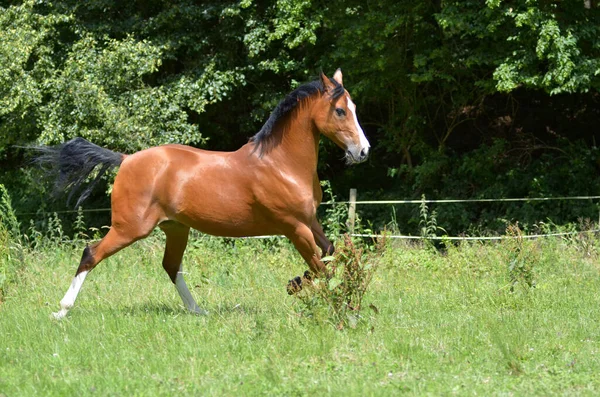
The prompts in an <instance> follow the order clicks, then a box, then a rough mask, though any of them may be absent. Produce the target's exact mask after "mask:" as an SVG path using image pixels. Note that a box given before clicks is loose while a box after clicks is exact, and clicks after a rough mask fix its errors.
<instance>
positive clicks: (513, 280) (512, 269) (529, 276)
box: [506, 222, 536, 291]
mask: <svg viewBox="0 0 600 397" xmlns="http://www.w3.org/2000/svg"><path fill="white" fill-rule="evenodd" d="M506 236H507V237H508V239H507V243H506V245H507V248H508V249H507V250H506V255H507V261H508V276H509V279H510V290H511V291H514V287H515V286H516V285H517V284H521V285H526V286H527V287H533V286H535V281H534V279H533V263H535V261H536V252H535V247H533V245H532V244H529V243H527V242H526V241H525V239H524V238H523V232H522V231H521V229H520V228H519V223H518V222H516V223H514V224H509V225H508V226H507V227H506Z"/></svg>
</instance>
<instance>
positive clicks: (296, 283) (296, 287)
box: [286, 276, 302, 295]
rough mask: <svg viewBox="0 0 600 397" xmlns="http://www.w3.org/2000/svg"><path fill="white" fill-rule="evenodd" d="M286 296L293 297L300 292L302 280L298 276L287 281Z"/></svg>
mask: <svg viewBox="0 0 600 397" xmlns="http://www.w3.org/2000/svg"><path fill="white" fill-rule="evenodd" d="M286 289H287V293H288V295H294V294H296V293H298V292H300V291H302V279H301V278H300V276H296V277H294V278H293V279H291V280H290V281H288V285H287V287H286Z"/></svg>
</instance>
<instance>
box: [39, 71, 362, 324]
mask: <svg viewBox="0 0 600 397" xmlns="http://www.w3.org/2000/svg"><path fill="white" fill-rule="evenodd" d="M321 134H323V135H325V136H326V137H328V138H329V139H331V140H332V141H333V142H335V143H336V144H337V145H338V146H339V147H341V148H342V149H344V151H345V157H346V160H347V162H348V163H349V164H352V163H360V162H363V161H365V160H366V158H367V156H368V153H369V147H370V145H369V142H368V140H367V138H366V137H365V134H364V132H363V130H362V128H361V126H360V124H359V123H358V119H357V117H356V106H355V104H354V103H353V102H352V99H351V98H350V95H349V94H348V91H346V89H345V88H344V86H343V82H342V72H341V70H340V69H338V70H337V71H336V72H335V74H334V75H333V78H329V77H327V76H325V75H324V74H323V73H321V74H320V78H319V79H318V80H316V81H313V82H310V83H307V84H304V85H302V86H300V87H298V88H297V89H296V90H294V91H293V92H291V93H290V94H288V95H287V96H286V97H285V98H284V99H283V100H282V101H281V102H280V103H279V104H278V105H277V107H276V108H275V109H274V110H273V112H272V113H271V115H270V116H269V118H268V120H267V121H266V123H265V124H264V125H263V127H262V128H261V129H260V131H259V132H258V133H257V134H256V135H254V136H253V137H252V138H250V140H249V142H248V143H247V144H245V145H244V146H242V147H241V148H240V149H238V150H237V151H234V152H217V151H207V150H200V149H195V148H192V147H189V146H184V145H175V144H171V145H164V146H158V147H153V148H149V149H145V150H142V151H139V152H136V153H134V154H131V155H126V154H121V153H116V152H113V151H110V150H108V149H104V148H101V147H99V146H96V145H94V144H92V143H90V142H88V141H86V140H84V139H82V138H75V139H73V140H70V141H68V142H66V143H63V144H62V145H58V146H54V147H49V146H42V147H38V148H37V149H38V150H39V151H41V155H40V156H39V157H38V161H39V162H40V163H42V164H47V165H50V166H52V167H54V168H55V169H57V171H58V173H59V177H58V180H57V186H58V187H60V188H64V189H74V190H73V191H75V190H77V188H78V187H79V186H80V185H81V184H82V183H83V182H84V181H85V180H86V179H87V178H88V176H89V175H90V174H91V173H92V172H93V171H94V169H96V170H97V171H98V172H97V174H96V176H95V178H93V181H92V182H91V183H90V185H89V186H88V187H87V189H86V190H85V191H84V192H83V193H82V195H81V197H80V198H79V201H78V202H77V206H78V205H79V203H80V202H81V201H82V200H83V199H85V198H86V197H87V195H89V192H90V191H91V189H92V187H93V185H94V184H95V183H96V182H97V181H98V179H99V178H100V176H101V175H102V174H103V173H104V172H106V171H107V170H108V169H110V168H111V167H120V168H119V170H118V172H117V175H116V177H115V181H114V185H113V189H112V194H111V210H112V214H111V227H110V229H109V231H108V233H107V234H106V235H105V236H104V238H102V239H101V240H100V241H98V242H96V243H94V244H92V245H90V246H87V247H86V248H85V249H84V251H83V255H82V258H81V261H80V263H79V266H78V268H77V271H76V273H75V277H74V278H73V281H72V283H71V285H70V287H69V289H68V290H67V292H66V294H65V296H64V298H63V299H62V300H61V301H60V311H58V312H57V313H53V315H54V317H55V318H56V319H61V318H63V317H65V316H66V315H67V312H68V311H69V310H70V309H71V308H72V307H73V304H74V303H75V299H76V298H77V295H78V293H79V290H80V289H81V286H82V285H83V282H84V280H85V278H86V276H87V275H88V273H89V272H90V271H91V270H92V269H94V267H96V265H98V263H100V262H101V261H102V260H103V259H106V258H108V257H109V256H111V255H113V254H115V253H116V252H118V251H119V250H121V249H123V248H125V247H127V246H128V245H130V244H132V243H133V242H135V241H137V240H140V239H143V238H144V237H147V236H148V235H149V234H150V233H151V232H152V230H153V229H154V228H155V227H156V226H158V227H159V228H160V229H162V231H163V232H164V233H165V235H166V247H165V252H164V257H163V261H162V265H163V267H164V269H165V271H166V272H167V274H168V275H169V277H170V279H171V281H172V282H173V283H174V284H175V287H176V289H177V291H178V293H179V295H180V296H181V299H182V301H183V303H184V305H185V307H186V308H187V309H188V310H189V311H191V312H194V313H198V314H207V312H206V311H204V310H202V309H200V308H199V307H198V305H197V304H196V301H195V300H194V298H193V297H192V294H191V293H190V291H189V289H188V287H187V285H186V283H185V280H184V278H183V273H182V258H183V253H184V250H185V248H186V245H187V242H188V234H189V231H190V228H194V229H197V230H199V231H201V232H203V233H208V234H212V235H215V236H227V237H245V236H257V235H281V234H283V235H285V236H286V237H287V238H289V239H290V240H291V241H292V243H293V244H294V247H295V248H296V249H297V250H298V252H299V253H300V255H301V256H302V258H303V259H304V260H305V261H306V263H307V264H308V266H309V268H310V271H311V272H312V273H313V274H314V275H316V276H319V275H321V274H324V273H325V271H326V268H325V265H324V264H323V262H322V261H321V253H319V248H320V249H321V251H322V253H323V255H326V254H330V253H332V252H333V245H332V243H331V242H330V241H329V240H328V239H327V237H326V236H325V234H324V232H323V228H322V227H321V225H320V224H319V222H318V220H317V218H316V210H317V207H318V206H319V204H320V203H321V198H322V192H321V186H320V183H319V178H318V176H317V160H318V154H319V138H320V135H321ZM72 194H73V193H71V195H72Z"/></svg>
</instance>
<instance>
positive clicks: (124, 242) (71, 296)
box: [53, 228, 137, 320]
mask: <svg viewBox="0 0 600 397" xmlns="http://www.w3.org/2000/svg"><path fill="white" fill-rule="evenodd" d="M135 240H137V238H130V237H127V236H125V235H123V234H122V233H119V232H117V231H116V230H115V229H114V228H111V229H110V230H109V231H108V233H107V234H106V236H104V238H103V239H102V240H100V241H99V242H97V243H95V244H92V245H91V246H88V247H85V249H84V250H83V255H82V256H81V261H80V262H79V267H78V268H77V271H76V272H75V277H74V278H73V281H72V282H71V286H70V287H69V289H68V290H67V293H66V294H65V296H64V297H63V298H62V299H61V301H60V311H58V312H56V313H53V315H54V318H56V319H57V320H60V319H61V318H63V317H65V316H66V315H67V313H68V311H69V310H70V309H71V308H72V307H73V305H74V304H75V299H77V295H78V294H79V290H80V289H81V287H82V285H83V282H84V281H85V278H86V276H87V274H88V273H89V272H90V271H92V269H94V267H96V265H97V264H98V263H100V261H102V260H103V259H105V258H108V257H109V256H111V255H112V254H114V253H116V252H117V251H119V250H121V249H122V248H125V247H127V246H128V245H130V244H131V243H133V242H134V241H135Z"/></svg>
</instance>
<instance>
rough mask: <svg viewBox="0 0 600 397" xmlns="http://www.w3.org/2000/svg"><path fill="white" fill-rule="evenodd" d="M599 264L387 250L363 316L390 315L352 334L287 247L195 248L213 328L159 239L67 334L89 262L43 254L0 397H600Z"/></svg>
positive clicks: (534, 246) (5, 343) (82, 308)
mask: <svg viewBox="0 0 600 397" xmlns="http://www.w3.org/2000/svg"><path fill="white" fill-rule="evenodd" d="M597 247H600V244H599V243H598V241H596V240H594V239H593V238H579V239H571V240H562V239H550V240H543V241H538V242H531V243H529V242H527V243H526V244H525V245H524V246H523V247H519V249H521V250H522V251H519V250H518V249H516V248H515V246H514V244H512V243H509V242H503V243H501V244H494V243H486V244H481V243H473V244H463V245H460V246H448V247H447V248H446V249H444V250H442V251H435V250H433V249H431V248H427V247H422V246H409V245H405V244H397V245H393V244H389V246H388V247H387V250H386V251H385V253H383V254H382V255H381V256H380V257H379V258H378V261H379V268H378V270H377V273H376V274H375V277H374V280H373V283H372V285H371V287H370V290H369V291H368V294H367V296H366V297H365V302H364V303H365V304H364V305H363V307H365V306H367V305H369V304H372V305H374V306H375V307H376V308H377V309H378V313H376V312H375V310H372V309H369V308H365V309H364V310H363V312H362V319H361V321H360V322H359V323H358V326H357V327H356V328H354V329H352V328H348V327H346V328H344V329H343V330H341V331H340V330H337V329H336V327H335V324H333V323H332V322H330V321H328V319H327V316H326V315H324V313H323V312H319V311H315V312H310V311H307V310H306V308H305V307H304V306H303V304H302V303H301V302H300V301H299V300H298V299H297V298H295V297H291V296H288V295H287V294H286V291H285V286H286V283H287V281H288V279H290V278H291V277H292V276H295V275H298V274H301V273H302V272H303V271H304V270H305V267H304V265H303V264H302V263H301V260H300V257H299V256H298V255H297V254H296V253H295V252H294V251H293V249H291V247H290V246H289V245H288V244H287V243H285V242H259V241H248V240H238V241H236V242H224V241H221V240H211V239H208V240H203V241H194V244H193V246H191V247H190V248H189V250H188V252H187V254H186V257H185V265H186V270H187V271H189V274H188V275H187V280H188V285H190V288H192V287H193V288H192V289H193V294H194V296H195V297H196V299H197V301H198V303H199V304H200V306H201V307H203V308H205V309H207V310H208V311H209V312H210V315H209V316H206V317H198V316H194V315H190V314H187V313H186V312H185V311H184V310H183V306H182V304H181V301H180V299H179V297H178V295H177V292H176V290H175V288H174V287H173V285H172V284H171V283H170V282H169V280H168V278H167V276H166V274H165V273H164V271H163V270H162V267H161V265H160V262H161V257H162V243H161V241H160V239H157V238H154V239H150V240H146V241H141V242H138V243H136V245H134V246H133V247H130V248H128V249H126V250H125V251H123V252H121V253H119V254H118V255H116V256H115V257H113V258H110V259H109V260H107V261H105V262H103V263H101V264H100V265H99V266H98V268H97V269H96V270H94V272H92V273H91V274H90V276H89V277H88V279H87V281H86V284H85V285H84V287H83V289H82V291H81V293H80V295H79V298H78V300H77V302H76V306H75V308H74V309H73V310H72V311H71V312H70V313H69V316H68V317H67V318H66V319H64V320H63V321H54V320H51V319H50V314H51V312H52V311H56V310H57V309H58V302H59V300H60V299H61V298H62V296H63V294H64V293H65V291H66V289H67V287H68V285H69V284H70V282H71V277H72V276H73V273H74V271H75V268H76V265H77V263H78V260H79V258H80V256H81V251H82V246H80V247H77V248H70V247H69V246H66V245H65V246H62V247H59V246H55V247H53V246H47V247H45V248H38V249H37V250H29V251H26V252H25V254H24V255H25V257H24V263H25V266H23V267H22V269H21V270H20V271H19V274H18V278H17V279H16V282H13V283H11V284H10V285H9V286H8V287H7V288H6V290H5V293H4V296H3V302H2V303H0V395H2V396H36V395H40V396H65V395H140V396H150V395H151V396H154V395H173V394H175V393H178V394H184V395H219V396H220V395H308V394H314V395H323V394H330V395H357V396H358V395H359V396H363V395H381V396H388V395H398V394H407V395H451V394H457V395H549V394H562V395H597V394H598V393H600V376H598V374H599V373H600V350H599V347H600V294H599V291H600V277H599V271H600V265H599V252H600V250H599V249H598V248H597ZM524 253H526V255H525V254H524ZM519 255H520V256H519ZM517 256H518V258H517ZM515 258H517V259H515ZM514 281H518V283H517V284H516V285H514V288H512V291H511V286H512V284H513V282H514ZM528 282H532V283H534V284H535V286H534V287H529V286H527V283H528Z"/></svg>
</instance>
